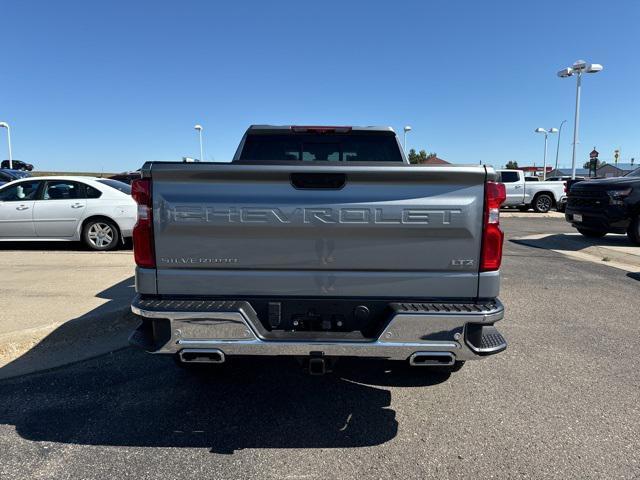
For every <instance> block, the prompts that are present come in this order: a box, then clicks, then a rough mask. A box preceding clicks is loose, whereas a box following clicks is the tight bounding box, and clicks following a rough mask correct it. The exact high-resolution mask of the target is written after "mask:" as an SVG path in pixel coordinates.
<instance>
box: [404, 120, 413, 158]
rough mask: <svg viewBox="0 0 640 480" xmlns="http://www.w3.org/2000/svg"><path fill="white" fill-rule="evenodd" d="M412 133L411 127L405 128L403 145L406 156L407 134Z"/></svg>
mask: <svg viewBox="0 0 640 480" xmlns="http://www.w3.org/2000/svg"><path fill="white" fill-rule="evenodd" d="M410 131H411V126H409V125H406V126H405V127H404V141H403V143H402V148H403V149H404V154H405V155H406V154H407V133H408V132H410Z"/></svg>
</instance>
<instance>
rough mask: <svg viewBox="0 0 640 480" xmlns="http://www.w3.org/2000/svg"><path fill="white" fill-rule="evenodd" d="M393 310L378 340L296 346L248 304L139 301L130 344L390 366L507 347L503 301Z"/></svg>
mask: <svg viewBox="0 0 640 480" xmlns="http://www.w3.org/2000/svg"><path fill="white" fill-rule="evenodd" d="M391 306H392V307H393V314H392V316H391V318H390V320H389V322H388V323H387V325H386V327H385V328H384V330H383V331H382V333H381V334H380V335H379V336H378V338H376V339H365V340H360V339H358V340H351V339H348V338H346V337H345V338H340V336H336V335H334V336H332V337H331V338H322V335H319V336H318V338H314V339H313V340H309V339H305V340H297V339H296V338H295V336H290V337H289V338H286V339H285V338H272V337H271V338H270V335H269V332H266V331H265V330H264V327H262V325H261V323H260V321H259V320H258V319H257V316H256V314H255V312H254V311H253V309H252V308H251V305H250V304H249V303H248V302H246V301H207V300H195V301H194V300H180V299H175V300H166V299H163V300H148V299H146V300H142V299H140V298H136V299H135V300H134V302H133V304H132V306H131V309H132V311H133V313H134V314H136V315H138V316H140V317H141V318H142V319H143V323H142V325H141V326H140V327H139V328H138V329H137V330H136V331H134V332H133V334H132V335H131V337H130V342H131V344H133V345H135V346H138V347H141V348H143V349H145V350H147V351H149V352H152V353H159V354H176V353H178V352H180V351H181V350H183V349H197V350H198V351H201V350H208V349H210V350H215V351H220V352H222V353H223V355H224V356H234V355H238V356H244V355H263V356H279V355H285V356H313V355H323V356H328V357H370V358H384V359H389V360H407V359H409V358H410V357H412V356H413V355H414V354H417V353H418V354H419V353H422V352H429V353H436V354H437V352H445V353H451V354H452V355H453V356H454V357H455V360H456V361H466V360H472V359H476V358H480V357H481V356H485V355H491V354H494V353H498V352H501V351H502V350H504V349H505V348H506V342H505V341H504V338H503V337H502V336H501V335H500V334H499V333H498V332H497V330H496V329H495V327H493V324H494V323H495V322H497V321H498V320H500V319H502V318H503V316H504V307H503V305H502V304H501V303H500V302H499V301H498V300H495V301H492V302H490V303H488V304H468V303H467V304H450V303H449V304H434V303H428V304H425V303H391ZM439 307H440V308H439ZM485 327H486V328H487V329H489V328H490V329H491V332H490V333H491V339H492V342H491V344H487V345H483V344H480V345H478V344H477V343H478V342H481V341H482V339H483V338H484V337H489V336H488V335H485V336H483V335H482V334H481V333H482V329H483V328H485ZM478 329H480V333H479V332H478ZM496 335H497V336H498V337H499V338H498V340H497V341H496V338H497V337H496ZM478 339H480V340H478ZM500 339H501V341H500ZM472 342H476V344H474V343H472Z"/></svg>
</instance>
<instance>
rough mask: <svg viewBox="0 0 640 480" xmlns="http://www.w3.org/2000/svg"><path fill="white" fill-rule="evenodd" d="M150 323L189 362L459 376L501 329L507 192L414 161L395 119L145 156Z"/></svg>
mask: <svg viewBox="0 0 640 480" xmlns="http://www.w3.org/2000/svg"><path fill="white" fill-rule="evenodd" d="M132 190H133V197H134V199H135V200H136V202H137V203H138V222H137V224H136V227H135V229H134V233H133V239H134V256H135V260H136V264H137V268H136V291H137V295H136V297H135V299H134V300H133V303H132V310H133V313H134V314H136V315H137V316H139V317H140V319H141V325H140V327H139V328H138V329H137V330H136V331H134V332H133V334H132V335H131V338H130V342H131V343H132V344H134V345H136V346H139V347H141V348H143V349H145V350H146V351H148V352H152V353H156V354H167V355H172V356H174V357H175V358H176V360H177V361H178V362H180V363H181V364H184V365H188V364H192V363H195V364H199V363H224V362H226V361H228V360H229V359H230V358H233V357H235V356H256V357H258V356H276V355H286V356H294V357H299V358H302V359H304V360H305V361H306V362H305V363H306V364H307V365H308V368H309V371H310V373H313V374H322V373H324V372H325V371H326V370H327V368H328V367H329V366H330V365H331V363H332V362H333V361H335V360H336V359H337V358H340V357H366V358H382V359H388V360H398V361H404V362H408V364H409V365H412V366H421V367H435V368H438V369H444V370H451V371H455V370H457V369H459V368H460V367H461V366H462V364H463V363H464V362H465V361H466V360H472V359H478V358H482V357H483V356H487V355H492V354H495V353H498V352H500V351H502V350H504V349H505V348H506V342H505V340H504V338H503V336H502V335H501V334H500V333H499V332H498V330H497V329H496V327H495V326H494V324H495V323H496V322H497V321H498V320H500V319H502V318H503V316H504V307H503V305H502V304H501V303H500V301H499V300H498V298H497V297H498V290H499V285H500V270H499V269H500V262H501V257H502V243H503V234H502V231H501V230H500V225H499V206H500V204H501V203H502V202H503V201H504V199H505V190H504V186H503V185H502V184H501V183H497V182H496V172H495V171H494V170H493V169H492V168H490V167H486V166H479V165H475V166H419V165H409V163H408V162H407V160H406V158H405V156H404V154H403V152H402V149H401V147H400V145H399V143H398V139H397V137H396V134H395V133H394V131H393V130H392V129H391V128H383V127H359V128H358V127H303V126H300V127H299V126H286V127H281V126H278V127H274V126H252V127H250V128H249V129H248V130H247V132H246V134H245V135H244V137H243V139H242V142H241V143H240V146H239V148H238V151H237V153H236V155H235V157H234V159H233V162H231V163H190V164H185V163H178V162H175V163H173V162H149V163H146V164H145V165H144V166H143V168H142V178H141V179H140V180H135V181H134V182H133V185H132Z"/></svg>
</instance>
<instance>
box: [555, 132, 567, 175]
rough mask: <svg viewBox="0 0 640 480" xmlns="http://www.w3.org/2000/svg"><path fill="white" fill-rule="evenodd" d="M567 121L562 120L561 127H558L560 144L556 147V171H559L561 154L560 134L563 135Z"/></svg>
mask: <svg viewBox="0 0 640 480" xmlns="http://www.w3.org/2000/svg"><path fill="white" fill-rule="evenodd" d="M565 123H567V121H566V120H562V122H560V128H559V129H558V146H557V147H556V173H557V171H558V156H559V155H560V135H562V126H563V125H564V124H565Z"/></svg>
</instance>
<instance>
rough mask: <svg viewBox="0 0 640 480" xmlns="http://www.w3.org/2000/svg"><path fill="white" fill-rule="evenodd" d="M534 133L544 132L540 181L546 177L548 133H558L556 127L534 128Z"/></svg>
mask: <svg viewBox="0 0 640 480" xmlns="http://www.w3.org/2000/svg"><path fill="white" fill-rule="evenodd" d="M535 132H536V133H544V159H543V161H542V181H545V180H546V179H547V138H548V136H549V134H550V133H558V129H557V128H550V129H549V130H545V129H544V128H536V129H535Z"/></svg>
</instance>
